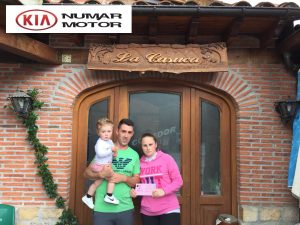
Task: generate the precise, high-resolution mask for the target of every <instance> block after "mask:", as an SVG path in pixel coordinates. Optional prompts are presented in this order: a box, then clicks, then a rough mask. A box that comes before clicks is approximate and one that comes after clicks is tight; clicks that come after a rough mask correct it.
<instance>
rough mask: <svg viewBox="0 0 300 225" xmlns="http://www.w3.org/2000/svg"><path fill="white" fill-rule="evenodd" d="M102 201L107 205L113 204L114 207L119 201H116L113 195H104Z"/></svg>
mask: <svg viewBox="0 0 300 225" xmlns="http://www.w3.org/2000/svg"><path fill="white" fill-rule="evenodd" d="M104 201H105V202H107V203H111V204H115V205H118V204H119V200H118V199H116V197H115V196H114V195H112V196H108V195H105V197H104Z"/></svg>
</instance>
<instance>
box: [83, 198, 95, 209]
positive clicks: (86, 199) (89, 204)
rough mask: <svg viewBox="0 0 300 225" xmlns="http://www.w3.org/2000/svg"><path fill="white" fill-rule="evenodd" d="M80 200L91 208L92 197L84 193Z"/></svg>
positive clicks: (92, 206) (92, 205) (92, 204)
mask: <svg viewBox="0 0 300 225" xmlns="http://www.w3.org/2000/svg"><path fill="white" fill-rule="evenodd" d="M82 201H83V202H84V203H85V204H86V205H87V206H88V207H89V208H90V209H93V208H94V207H95V206H94V203H93V198H92V197H91V198H88V197H87V196H86V195H85V196H83V197H82Z"/></svg>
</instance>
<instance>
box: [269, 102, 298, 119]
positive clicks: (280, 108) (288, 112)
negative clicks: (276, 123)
mask: <svg viewBox="0 0 300 225" xmlns="http://www.w3.org/2000/svg"><path fill="white" fill-rule="evenodd" d="M298 106H300V100H287V101H280V102H275V110H276V112H278V113H279V114H280V118H281V121H282V122H283V123H284V124H287V123H288V122H290V121H291V122H292V121H293V119H294V116H295V114H296V110H297V107H298Z"/></svg>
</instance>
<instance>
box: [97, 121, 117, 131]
mask: <svg viewBox="0 0 300 225" xmlns="http://www.w3.org/2000/svg"><path fill="white" fill-rule="evenodd" d="M104 125H111V126H112V127H113V126H114V123H113V122H112V121H111V120H110V119H108V118H101V119H99V120H98V121H97V124H96V127H97V130H100V129H101V127H103V126H104Z"/></svg>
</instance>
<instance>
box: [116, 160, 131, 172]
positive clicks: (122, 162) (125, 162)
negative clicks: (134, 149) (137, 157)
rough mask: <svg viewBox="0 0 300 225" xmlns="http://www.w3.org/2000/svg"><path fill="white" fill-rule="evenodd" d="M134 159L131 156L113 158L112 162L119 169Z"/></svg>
mask: <svg viewBox="0 0 300 225" xmlns="http://www.w3.org/2000/svg"><path fill="white" fill-rule="evenodd" d="M131 161H132V159H130V158H126V159H124V158H119V159H113V161H112V164H113V165H114V166H115V167H116V169H118V170H122V169H124V168H125V167H126V166H127V165H128V163H130V162H131Z"/></svg>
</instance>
